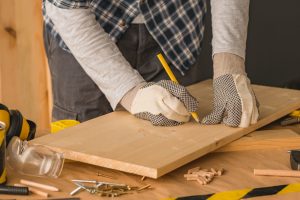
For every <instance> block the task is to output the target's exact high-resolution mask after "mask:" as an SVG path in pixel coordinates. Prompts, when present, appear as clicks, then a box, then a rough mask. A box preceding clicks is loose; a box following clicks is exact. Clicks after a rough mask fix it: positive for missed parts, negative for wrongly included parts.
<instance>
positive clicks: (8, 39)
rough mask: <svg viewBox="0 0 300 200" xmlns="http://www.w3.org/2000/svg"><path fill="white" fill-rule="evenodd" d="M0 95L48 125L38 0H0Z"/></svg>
mask: <svg viewBox="0 0 300 200" xmlns="http://www.w3.org/2000/svg"><path fill="white" fill-rule="evenodd" d="M0 9H1V10H0V14H1V15H0V68H1V74H0V81H1V84H0V85H1V99H0V101H1V102H2V103H4V104H6V105H7V106H8V107H9V108H11V109H18V110H20V111H21V112H22V114H23V115H24V116H25V117H26V118H29V119H31V120H33V121H35V122H36V123H37V125H38V129H39V130H41V129H42V130H44V129H48V128H49V124H50V118H49V116H50V114H49V95H48V93H49V91H48V86H47V71H46V67H47V65H46V56H45V52H44V45H43V36H42V26H43V21H42V10H41V1H40V0H18V1H14V0H1V1H0Z"/></svg>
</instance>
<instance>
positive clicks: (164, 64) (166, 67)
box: [157, 53, 200, 123]
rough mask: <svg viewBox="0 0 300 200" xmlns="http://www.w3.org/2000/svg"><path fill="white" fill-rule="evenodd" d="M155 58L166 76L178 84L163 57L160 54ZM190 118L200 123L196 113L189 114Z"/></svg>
mask: <svg viewBox="0 0 300 200" xmlns="http://www.w3.org/2000/svg"><path fill="white" fill-rule="evenodd" d="M157 58H158V59H159V61H160V63H161V64H162V66H163V68H164V69H165V70H166V72H167V74H168V76H169V77H170V79H171V80H172V81H174V82H175V83H177V84H179V82H178V81H177V79H176V77H175V75H174V74H173V72H172V71H171V68H170V66H169V65H168V63H167V61H166V60H165V58H164V57H163V55H162V54H161V53H160V54H158V55H157ZM191 115H192V117H193V118H194V119H195V121H196V122H198V123H199V122H200V120H199V116H198V114H197V113H196V112H191Z"/></svg>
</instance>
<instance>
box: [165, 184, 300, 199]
mask: <svg viewBox="0 0 300 200" xmlns="http://www.w3.org/2000/svg"><path fill="white" fill-rule="evenodd" d="M292 192H300V183H293V184H288V185H277V186H271V187H260V188H252V189H243V190H231V191H226V192H219V193H214V194H207V195H196V196H188V197H178V198H168V199H164V200H240V199H247V198H253V197H259V196H268V195H281V194H287V193H292Z"/></svg>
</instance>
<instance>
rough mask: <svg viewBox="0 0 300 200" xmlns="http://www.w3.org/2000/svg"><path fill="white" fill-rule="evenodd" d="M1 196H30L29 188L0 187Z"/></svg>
mask: <svg viewBox="0 0 300 200" xmlns="http://www.w3.org/2000/svg"><path fill="white" fill-rule="evenodd" d="M0 194H13V195H29V189H28V187H15V186H0Z"/></svg>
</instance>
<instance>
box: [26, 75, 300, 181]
mask: <svg viewBox="0 0 300 200" xmlns="http://www.w3.org/2000/svg"><path fill="white" fill-rule="evenodd" d="M253 88H254V90H255V92H256V96H257V97H258V100H259V102H260V104H261V106H260V112H261V117H260V120H259V121H258V123H256V124H253V125H251V126H250V127H248V128H231V127H227V126H225V125H222V124H220V125H210V126H209V125H199V124H198V123H196V122H194V121H193V120H191V122H189V123H186V124H184V125H181V126H176V127H155V126H152V125H151V124H150V122H148V121H145V120H140V119H137V118H135V117H134V116H132V115H130V114H129V113H128V112H125V111H118V112H114V113H110V114H107V115H104V116H102V117H98V118H96V119H93V120H90V121H87V122H85V123H82V124H79V125H77V126H75V127H71V128H68V129H65V130H63V131H61V132H60V133H58V134H51V135H46V136H43V137H40V138H37V139H35V140H33V141H32V142H33V143H36V144H40V145H44V146H47V147H50V148H52V149H54V150H56V151H58V152H61V153H63V154H64V156H65V158H67V159H71V160H76V161H80V162H84V163H89V164H93V165H98V166H102V167H107V168H111V169H117V170H121V171H124V172H129V173H134V174H138V175H142V176H147V177H152V178H158V177H160V176H162V175H164V174H166V173H168V172H170V171H172V170H174V169H176V168H178V167H180V166H182V165H184V164H186V163H188V162H190V161H192V160H195V159H197V158H199V157H201V156H203V155H205V154H207V153H209V152H212V151H214V150H216V149H217V148H220V147H222V146H224V145H226V144H228V143H230V142H232V141H234V140H236V139H238V138H240V137H242V136H244V135H246V134H248V133H250V132H253V131H254V130H256V129H258V128H261V127H263V126H265V125H267V124H269V123H271V122H272V121H274V120H276V119H278V118H280V117H282V116H284V115H286V114H288V113H290V112H291V111H293V110H296V109H298V108H300V91H297V90H289V89H282V88H273V87H266V86H256V85H254V86H253ZM188 89H189V91H190V92H191V94H192V95H194V96H195V97H196V98H197V99H198V100H199V105H200V106H199V107H200V110H199V112H198V113H199V115H200V116H201V117H203V116H205V115H206V114H208V113H209V112H210V111H211V106H212V97H213V92H212V82H211V81H210V80H209V81H204V82H201V83H198V84H195V85H192V86H190V87H188ZM275 97H276V98H275Z"/></svg>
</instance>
